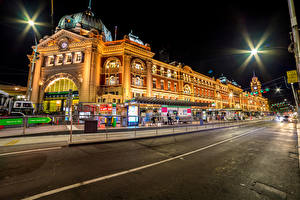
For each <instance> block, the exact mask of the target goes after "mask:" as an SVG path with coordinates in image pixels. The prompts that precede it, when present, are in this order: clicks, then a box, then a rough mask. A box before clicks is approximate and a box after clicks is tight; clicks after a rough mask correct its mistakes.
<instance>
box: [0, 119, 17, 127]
mask: <svg viewBox="0 0 300 200" xmlns="http://www.w3.org/2000/svg"><path fill="white" fill-rule="evenodd" d="M20 124H23V119H22V118H7V119H0V126H8V125H20Z"/></svg>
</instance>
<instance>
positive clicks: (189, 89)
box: [183, 85, 191, 94]
mask: <svg viewBox="0 0 300 200" xmlns="http://www.w3.org/2000/svg"><path fill="white" fill-rule="evenodd" d="M183 93H184V94H191V87H190V86H189V85H185V86H184V88H183Z"/></svg>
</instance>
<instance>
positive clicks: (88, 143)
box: [68, 124, 249, 147]
mask: <svg viewBox="0 0 300 200" xmlns="http://www.w3.org/2000/svg"><path fill="white" fill-rule="evenodd" d="M248 125H249V124H245V126H248ZM240 126H241V125H232V126H226V127H216V128H208V129H202V130H193V131H187V132H181V133H170V134H164V135H153V136H144V137H135V138H125V139H115V140H114V139H112V140H105V141H103V140H89V141H79V142H72V143H69V144H68V145H69V147H72V146H80V145H92V144H104V143H113V142H122V141H134V140H142V139H153V138H160V137H169V136H176V135H184V134H190V133H194V132H203V131H211V130H218V129H224V128H234V127H240ZM242 126H243V125H242Z"/></svg>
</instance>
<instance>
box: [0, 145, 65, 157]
mask: <svg viewBox="0 0 300 200" xmlns="http://www.w3.org/2000/svg"><path fill="white" fill-rule="evenodd" d="M61 148H62V147H49V148H42V149H31V150H24V151H16V152H9V153H1V154H0V156H8V155H16V154H22V153H32V152H39V151H49V150H55V149H61Z"/></svg>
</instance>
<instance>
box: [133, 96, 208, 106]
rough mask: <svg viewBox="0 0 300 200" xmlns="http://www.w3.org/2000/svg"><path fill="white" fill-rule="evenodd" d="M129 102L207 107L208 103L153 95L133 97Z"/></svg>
mask: <svg viewBox="0 0 300 200" xmlns="http://www.w3.org/2000/svg"><path fill="white" fill-rule="evenodd" d="M129 102H136V103H142V104H159V105H174V106H199V107H208V106H209V105H211V104H210V103H199V102H191V101H182V100H172V99H158V98H154V97H135V98H133V99H131V100H130V101H129Z"/></svg>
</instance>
